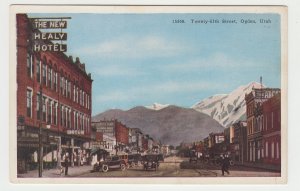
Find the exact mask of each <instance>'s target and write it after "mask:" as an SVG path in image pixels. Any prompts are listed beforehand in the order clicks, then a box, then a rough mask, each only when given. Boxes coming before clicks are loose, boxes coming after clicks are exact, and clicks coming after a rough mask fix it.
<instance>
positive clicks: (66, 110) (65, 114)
mask: <svg viewBox="0 0 300 191" xmlns="http://www.w3.org/2000/svg"><path fill="white" fill-rule="evenodd" d="M67 120H68V108H66V109H65V112H64V126H65V127H67Z"/></svg>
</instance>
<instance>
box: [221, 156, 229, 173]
mask: <svg viewBox="0 0 300 191" xmlns="http://www.w3.org/2000/svg"><path fill="white" fill-rule="evenodd" d="M221 165H222V176H224V172H226V173H227V174H229V157H228V155H225V157H223V156H221Z"/></svg>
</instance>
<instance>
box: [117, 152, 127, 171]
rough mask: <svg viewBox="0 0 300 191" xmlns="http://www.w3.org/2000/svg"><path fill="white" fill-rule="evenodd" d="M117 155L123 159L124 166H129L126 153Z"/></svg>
mask: <svg viewBox="0 0 300 191" xmlns="http://www.w3.org/2000/svg"><path fill="white" fill-rule="evenodd" d="M118 156H119V157H120V159H122V160H124V162H125V166H126V168H129V163H128V154H121V155H118Z"/></svg>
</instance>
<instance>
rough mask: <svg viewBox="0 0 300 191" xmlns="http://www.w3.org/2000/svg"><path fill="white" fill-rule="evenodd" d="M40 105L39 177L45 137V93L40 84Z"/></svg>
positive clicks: (40, 175) (41, 168) (41, 170)
mask: <svg viewBox="0 0 300 191" xmlns="http://www.w3.org/2000/svg"><path fill="white" fill-rule="evenodd" d="M39 102H40V105H39V111H40V113H39V115H40V127H39V157H38V160H39V161H38V162H39V177H42V176H43V175H42V173H43V140H42V139H43V138H42V120H43V119H42V118H43V112H42V109H43V93H42V85H40V100H39Z"/></svg>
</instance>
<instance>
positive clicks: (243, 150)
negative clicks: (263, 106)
mask: <svg viewBox="0 0 300 191" xmlns="http://www.w3.org/2000/svg"><path fill="white" fill-rule="evenodd" d="M232 127H233V131H234V136H233V138H232V143H233V147H234V149H233V151H234V152H233V153H232V157H233V159H234V160H235V162H236V163H238V164H243V163H244V162H245V161H246V158H247V122H245V121H239V122H236V123H234V124H232Z"/></svg>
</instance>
